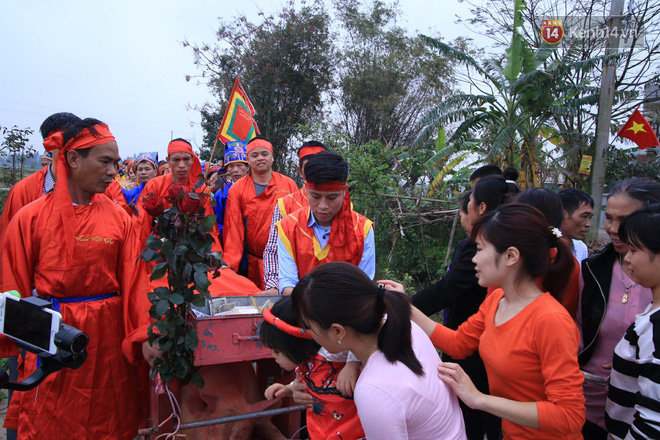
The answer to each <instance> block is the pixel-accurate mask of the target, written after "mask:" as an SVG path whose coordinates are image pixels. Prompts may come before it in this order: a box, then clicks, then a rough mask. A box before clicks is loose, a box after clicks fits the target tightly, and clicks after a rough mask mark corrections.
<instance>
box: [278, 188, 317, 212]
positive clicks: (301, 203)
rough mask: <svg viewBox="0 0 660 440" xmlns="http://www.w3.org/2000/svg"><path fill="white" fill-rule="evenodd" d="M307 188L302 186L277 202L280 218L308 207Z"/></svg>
mask: <svg viewBox="0 0 660 440" xmlns="http://www.w3.org/2000/svg"><path fill="white" fill-rule="evenodd" d="M306 188H307V187H306V186H305V185H303V187H302V188H301V189H299V190H298V191H296V192H294V193H291V194H289V195H288V196H286V197H282V198H281V199H279V200H278V201H277V207H278V209H279V210H280V215H281V216H282V218H284V217H286V216H287V215H289V214H291V213H292V212H295V211H297V210H299V209H300V208H306V207H308V206H309V200H308V199H307V189H306Z"/></svg>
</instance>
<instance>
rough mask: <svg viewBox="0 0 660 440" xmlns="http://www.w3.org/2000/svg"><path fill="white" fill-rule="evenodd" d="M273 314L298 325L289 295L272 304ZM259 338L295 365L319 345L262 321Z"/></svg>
mask: <svg viewBox="0 0 660 440" xmlns="http://www.w3.org/2000/svg"><path fill="white" fill-rule="evenodd" d="M271 312H272V313H273V315H275V316H276V317H278V318H279V319H280V320H282V321H284V322H286V323H287V324H290V325H293V326H296V327H298V323H297V320H296V318H295V316H294V314H293V307H292V306H291V297H290V296H283V297H282V298H280V300H279V301H277V302H276V303H275V305H273V308H272V309H271ZM259 338H261V341H262V342H263V343H264V345H265V346H266V347H268V348H270V349H271V350H277V351H279V352H280V353H282V354H283V355H284V356H286V357H287V358H288V359H289V360H290V361H291V362H293V363H294V364H296V365H301V364H303V363H304V362H306V361H307V360H308V359H309V358H310V357H312V356H314V355H315V354H316V352H318V351H319V349H320V348H321V346H320V345H319V344H317V343H316V342H314V341H313V340H311V339H303V338H297V337H295V336H293V335H290V334H288V333H285V332H283V331H282V330H280V329H278V328H277V327H275V326H274V325H273V324H270V323H268V322H266V321H264V322H263V323H262V324H261V328H260V329H259Z"/></svg>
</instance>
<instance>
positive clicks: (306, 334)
mask: <svg viewBox="0 0 660 440" xmlns="http://www.w3.org/2000/svg"><path fill="white" fill-rule="evenodd" d="M264 319H265V320H266V322H267V323H269V324H271V325H274V326H275V327H277V329H278V330H281V331H283V332H284V333H286V334H288V335H291V336H295V337H296V338H301V339H312V333H311V332H310V331H309V330H306V329H304V328H300V327H296V326H295V325H291V324H288V323H286V322H284V321H282V320H281V319H280V318H278V317H277V316H275V315H273V312H272V311H271V310H270V309H264Z"/></svg>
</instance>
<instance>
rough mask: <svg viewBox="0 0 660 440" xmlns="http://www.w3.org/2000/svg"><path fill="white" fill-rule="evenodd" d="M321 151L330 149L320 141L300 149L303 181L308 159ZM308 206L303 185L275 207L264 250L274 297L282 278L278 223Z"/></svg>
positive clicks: (266, 276)
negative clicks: (278, 245)
mask: <svg viewBox="0 0 660 440" xmlns="http://www.w3.org/2000/svg"><path fill="white" fill-rule="evenodd" d="M321 151H328V148H327V147H326V146H325V145H323V144H322V143H321V142H318V141H309V142H305V143H304V144H303V145H302V147H300V148H298V168H297V171H298V174H300V177H301V178H302V180H303V181H304V180H305V163H306V162H307V159H309V158H310V156H311V155H313V154H316V153H320V152H321ZM307 206H309V202H308V201H307V191H306V190H305V185H303V186H302V188H301V189H299V190H298V191H296V192H294V193H291V194H289V195H288V196H286V197H282V198H281V199H279V200H278V201H277V204H276V205H275V209H273V219H272V220H271V222H270V232H269V234H268V242H267V243H266V248H265V249H264V289H265V290H268V291H270V293H271V294H273V295H276V294H277V291H278V289H277V287H278V286H279V276H280V272H279V264H278V262H277V226H276V225H277V222H279V221H280V220H282V218H284V217H286V216H287V215H288V214H291V213H292V212H294V211H297V210H298V209H300V208H305V207H307Z"/></svg>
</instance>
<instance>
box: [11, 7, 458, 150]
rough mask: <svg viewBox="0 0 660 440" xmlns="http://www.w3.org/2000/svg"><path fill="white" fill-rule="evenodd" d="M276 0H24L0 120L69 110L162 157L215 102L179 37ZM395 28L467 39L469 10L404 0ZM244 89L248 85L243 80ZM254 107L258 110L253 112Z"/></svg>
mask: <svg viewBox="0 0 660 440" xmlns="http://www.w3.org/2000/svg"><path fill="white" fill-rule="evenodd" d="M280 5H281V3H280V2H277V1H264V0H257V1H245V2H236V1H233V0H232V1H228V0H215V1H213V0H188V1H185V2H184V1H181V0H158V1H156V0H132V1H129V0H113V1H93V2H91V1H89V0H85V1H81V0H63V1H59V2H55V1H52V0H29V1H24V2H19V1H8V2H3V5H2V10H1V11H0V57H1V59H2V68H0V126H9V127H11V126H13V125H17V126H19V127H20V128H26V127H30V128H32V129H34V130H35V134H34V135H33V137H32V139H31V141H32V142H31V143H32V145H33V146H34V147H35V148H36V149H37V150H38V151H40V153H41V152H43V147H42V146H41V137H40V136H38V133H37V132H38V128H39V126H40V125H41V122H42V121H43V120H44V119H45V118H46V117H47V116H49V115H50V114H52V113H55V112H59V111H69V112H72V113H75V114H77V115H78V116H80V117H95V118H98V119H101V120H102V121H104V122H106V123H108V125H109V126H110V129H111V131H112V132H113V134H114V135H115V137H116V138H117V142H118V144H119V150H120V154H121V155H122V156H123V157H127V156H132V155H133V154H135V153H139V152H144V151H158V152H159V153H160V158H161V159H163V158H164V157H165V154H166V149H167V143H168V142H169V140H170V139H171V136H172V135H173V136H174V137H182V138H186V139H190V140H191V141H192V144H193V147H195V146H197V145H199V144H200V143H201V142H202V136H203V132H202V129H201V127H200V125H199V121H200V118H199V113H198V112H196V111H194V110H188V109H187V108H188V107H189V106H194V105H201V104H203V103H204V102H206V101H207V100H208V99H210V98H211V96H210V93H209V91H208V89H207V88H206V87H205V86H201V85H197V84H195V82H194V81H191V82H186V80H185V76H186V75H187V74H195V73H197V71H196V70H195V66H194V64H193V61H192V54H191V51H190V49H186V48H183V47H182V46H181V41H183V40H184V39H187V40H188V41H190V42H191V43H193V42H196V43H201V42H213V41H214V31H215V30H216V29H217V27H218V18H220V17H221V18H223V19H224V20H229V19H230V18H232V17H235V16H237V15H238V14H240V13H244V14H246V15H247V16H248V18H251V19H252V21H257V19H258V16H257V14H258V11H259V10H261V11H263V12H265V13H267V14H268V13H272V12H274V11H276V10H277V9H279V7H280ZM400 7H401V10H402V11H403V22H402V23H401V25H402V26H403V27H405V28H407V29H409V30H410V32H411V34H414V33H416V32H415V31H420V32H428V31H429V29H434V30H436V31H438V32H440V34H441V35H442V37H443V38H444V39H445V40H446V41H451V40H453V39H454V38H455V37H457V36H459V35H464V36H469V32H468V31H467V30H466V29H465V28H464V27H463V26H462V25H457V24H454V21H455V18H456V17H455V16H456V14H459V15H462V16H463V17H465V16H467V13H468V6H467V5H466V4H465V3H458V2H456V1H452V2H446V1H438V0H417V1H415V0H401V1H400ZM245 86H246V88H247V90H248V93H249V84H246V85H245ZM257 111H259V109H257Z"/></svg>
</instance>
